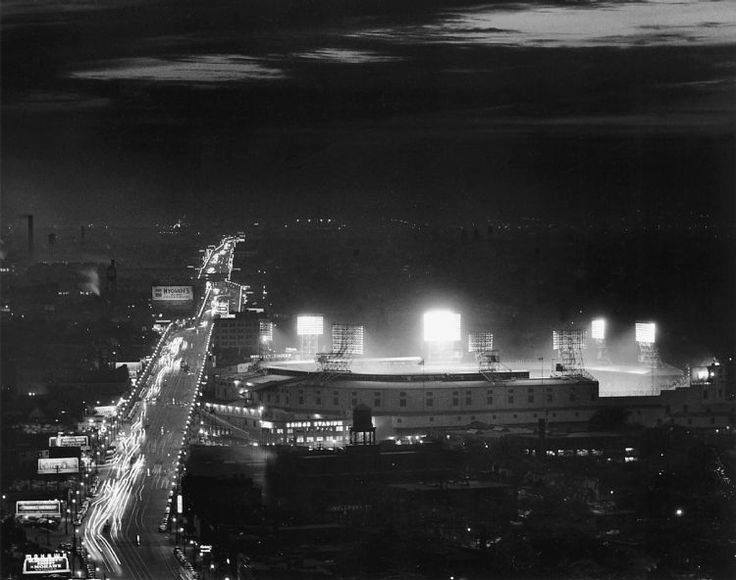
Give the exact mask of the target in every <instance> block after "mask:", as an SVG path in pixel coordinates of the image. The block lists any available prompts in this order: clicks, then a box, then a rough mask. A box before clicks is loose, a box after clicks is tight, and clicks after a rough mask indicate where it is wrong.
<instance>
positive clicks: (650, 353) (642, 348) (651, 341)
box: [635, 322, 661, 380]
mask: <svg viewBox="0 0 736 580" xmlns="http://www.w3.org/2000/svg"><path fill="white" fill-rule="evenodd" d="M656 339H657V325H656V324H655V323H654V322H637V323H636V326H635V340H636V344H637V346H638V358H639V362H641V363H645V364H648V365H650V366H651V367H652V380H654V369H655V368H657V367H659V366H660V364H661V363H660V360H659V353H658V352H657V345H656Z"/></svg>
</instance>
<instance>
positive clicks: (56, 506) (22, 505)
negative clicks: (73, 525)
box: [15, 499, 61, 519]
mask: <svg viewBox="0 0 736 580" xmlns="http://www.w3.org/2000/svg"><path fill="white" fill-rule="evenodd" d="M15 517H17V518H29V519H37V518H60V517H61V502H60V501H59V500H58V499H45V500H44V499H41V500H39V499H33V500H19V501H17V502H15Z"/></svg>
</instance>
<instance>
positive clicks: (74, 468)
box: [38, 457, 79, 475]
mask: <svg viewBox="0 0 736 580" xmlns="http://www.w3.org/2000/svg"><path fill="white" fill-rule="evenodd" d="M57 473H58V474H61V473H79V458H78V457H56V458H53V459H46V458H43V457H42V458H40V459H39V460H38V474H39V475H55V474H57Z"/></svg>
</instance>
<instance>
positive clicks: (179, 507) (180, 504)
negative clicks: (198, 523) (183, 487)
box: [176, 494, 184, 514]
mask: <svg viewBox="0 0 736 580" xmlns="http://www.w3.org/2000/svg"><path fill="white" fill-rule="evenodd" d="M176 513H178V514H183V513H184V500H183V498H182V497H181V494H178V495H177V496H176Z"/></svg>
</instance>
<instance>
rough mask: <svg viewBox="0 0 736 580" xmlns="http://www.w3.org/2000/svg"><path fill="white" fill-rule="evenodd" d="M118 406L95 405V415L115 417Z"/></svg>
mask: <svg viewBox="0 0 736 580" xmlns="http://www.w3.org/2000/svg"><path fill="white" fill-rule="evenodd" d="M117 410H118V408H117V407H116V406H115V405H104V406H102V407H95V415H102V416H103V417H114V416H115V413H116V412H117Z"/></svg>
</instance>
